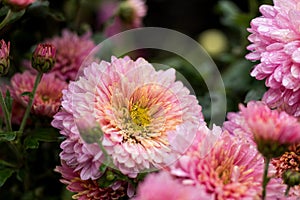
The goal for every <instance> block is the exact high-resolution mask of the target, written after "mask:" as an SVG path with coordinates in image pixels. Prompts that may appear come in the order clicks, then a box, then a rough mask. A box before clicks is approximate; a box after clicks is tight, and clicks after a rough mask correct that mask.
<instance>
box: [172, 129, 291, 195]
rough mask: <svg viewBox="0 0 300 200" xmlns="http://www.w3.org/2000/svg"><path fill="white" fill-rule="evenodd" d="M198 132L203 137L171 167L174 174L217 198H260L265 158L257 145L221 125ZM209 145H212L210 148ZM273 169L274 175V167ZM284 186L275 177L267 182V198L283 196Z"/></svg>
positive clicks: (183, 181) (186, 183) (182, 180)
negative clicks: (238, 136)
mask: <svg viewBox="0 0 300 200" xmlns="http://www.w3.org/2000/svg"><path fill="white" fill-rule="evenodd" d="M197 134H198V135H200V137H197V140H195V142H194V144H193V145H192V146H191V148H190V149H189V150H188V151H187V153H186V154H185V155H184V156H182V157H181V158H180V159H179V160H178V161H177V163H176V164H175V165H173V166H172V167H171V174H173V175H174V176H176V177H177V178H178V179H180V180H181V182H182V183H183V184H185V185H193V186H200V187H201V188H204V189H203V190H204V191H205V192H206V193H208V194H211V195H213V196H214V199H259V198H260V195H261V192H262V176H263V171H264V159H263V157H262V156H261V155H260V154H259V153H258V151H257V150H256V148H255V146H253V145H252V144H250V143H248V142H247V141H246V140H245V139H240V138H237V137H234V136H232V135H230V134H229V133H228V132H227V131H224V132H222V131H221V129H220V128H218V127H214V129H213V130H208V129H207V128H205V127H202V128H201V129H199V130H198V133H197ZM207 144H211V145H209V148H207V147H205V146H207ZM203 146H204V147H205V148H204V147H203ZM270 171H271V172H270V174H269V175H272V174H273V173H274V170H273V169H271V170H270ZM284 189H285V186H284V185H281V184H280V183H279V181H278V180H276V179H272V180H271V181H270V182H269V184H268V185H267V199H276V198H279V197H283V193H284Z"/></svg>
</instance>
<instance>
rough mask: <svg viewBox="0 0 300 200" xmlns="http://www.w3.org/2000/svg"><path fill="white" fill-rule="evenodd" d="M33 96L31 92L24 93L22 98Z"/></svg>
mask: <svg viewBox="0 0 300 200" xmlns="http://www.w3.org/2000/svg"><path fill="white" fill-rule="evenodd" d="M30 95H31V92H23V93H22V94H21V96H22V97H23V96H30Z"/></svg>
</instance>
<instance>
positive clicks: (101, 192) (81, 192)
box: [55, 162, 127, 200]
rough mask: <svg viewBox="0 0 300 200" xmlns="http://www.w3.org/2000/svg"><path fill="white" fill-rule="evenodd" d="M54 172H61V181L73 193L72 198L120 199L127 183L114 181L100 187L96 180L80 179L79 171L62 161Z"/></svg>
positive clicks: (84, 199) (124, 193) (83, 199)
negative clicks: (111, 183)
mask: <svg viewBox="0 0 300 200" xmlns="http://www.w3.org/2000/svg"><path fill="white" fill-rule="evenodd" d="M55 171H56V172H59V173H61V174H62V177H63V178H62V179H61V180H60V181H61V182H62V183H64V184H66V185H67V189H68V190H69V191H71V192H74V193H75V194H74V195H73V196H72V198H73V199H80V200H90V199H103V200H111V199H120V198H121V197H123V196H125V195H126V189H127V183H126V182H115V183H114V184H113V185H111V186H109V187H106V188H101V187H100V186H99V185H98V183H97V181H96V180H91V179H89V180H82V179H80V176H79V173H78V172H75V171H74V170H73V169H72V168H70V167H69V166H68V165H66V164H65V163H64V162H62V166H57V167H56V168H55Z"/></svg>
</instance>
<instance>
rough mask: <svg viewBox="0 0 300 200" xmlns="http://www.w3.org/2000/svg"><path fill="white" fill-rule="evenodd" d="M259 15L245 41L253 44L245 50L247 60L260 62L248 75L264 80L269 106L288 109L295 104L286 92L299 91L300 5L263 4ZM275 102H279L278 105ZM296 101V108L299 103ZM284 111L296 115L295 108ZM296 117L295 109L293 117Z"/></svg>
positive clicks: (291, 0) (288, 1)
mask: <svg viewBox="0 0 300 200" xmlns="http://www.w3.org/2000/svg"><path fill="white" fill-rule="evenodd" d="M260 12H261V13H262V16H261V17H258V18H255V19H253V20H252V21H251V28H250V29H248V30H249V32H250V33H251V35H250V36H249V38H248V39H249V41H250V42H252V44H250V45H249V46H248V50H250V51H252V52H251V53H249V54H248V55H247V56H246V58H247V59H249V60H252V61H258V60H259V61H260V63H259V64H258V65H256V66H255V68H254V69H253V71H252V72H251V75H252V76H254V77H256V78H257V79H259V80H262V79H266V86H267V87H270V88H271V90H272V91H271V92H268V93H267V94H266V95H265V100H266V102H267V103H268V104H269V105H270V106H280V107H282V108H283V107H290V106H293V105H294V104H295V98H293V97H292V96H291V95H289V94H288V93H294V92H296V91H299V88H300V50H299V49H300V48H299V47H300V40H299V39H300V30H299V25H300V23H299V17H300V10H299V2H298V1H297V0H285V1H281V0H274V6H271V5H262V6H261V7H260ZM286 90H287V92H284V91H286ZM286 93H287V94H286ZM269 95H271V97H269ZM274 99H277V100H278V101H277V103H276V104H277V105H276V104H274ZM298 99H299V98H298ZM272 101H273V102H272ZM296 101H297V105H298V107H299V105H300V102H299V100H296ZM278 104H279V105H278ZM287 110H288V111H292V110H293V112H290V113H291V114H295V110H294V109H292V110H290V109H289V108H288V109H287ZM299 115H300V112H299V110H298V111H297V114H296V115H295V116H299Z"/></svg>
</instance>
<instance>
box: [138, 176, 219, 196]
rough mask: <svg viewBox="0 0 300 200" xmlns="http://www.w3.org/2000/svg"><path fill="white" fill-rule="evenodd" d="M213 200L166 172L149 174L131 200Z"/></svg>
mask: <svg viewBox="0 0 300 200" xmlns="http://www.w3.org/2000/svg"><path fill="white" fill-rule="evenodd" d="M153 199H155V200H166V199H170V200H171V199H174V200H175V199H180V200H199V199H201V200H213V199H214V198H213V196H212V195H209V194H207V193H205V192H204V191H203V190H201V189H200V188H198V187H194V186H190V185H184V184H182V183H181V182H180V181H179V180H176V179H175V177H172V175H171V174H169V173H168V172H166V171H161V172H159V173H152V174H149V175H148V176H147V177H146V178H145V180H144V181H143V182H141V183H140V184H139V186H138V189H137V195H136V197H135V198H133V200H153Z"/></svg>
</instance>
